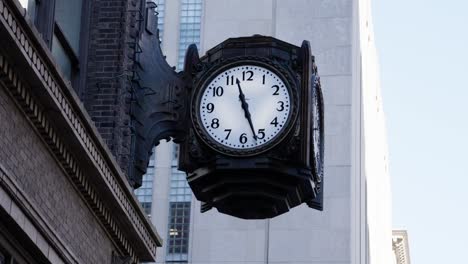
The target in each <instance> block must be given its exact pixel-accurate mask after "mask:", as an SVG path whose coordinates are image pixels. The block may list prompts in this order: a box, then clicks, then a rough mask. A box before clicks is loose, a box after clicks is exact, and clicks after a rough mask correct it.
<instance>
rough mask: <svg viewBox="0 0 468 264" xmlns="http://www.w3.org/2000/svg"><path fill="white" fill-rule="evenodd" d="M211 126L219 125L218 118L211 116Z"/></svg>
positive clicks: (216, 126)
mask: <svg viewBox="0 0 468 264" xmlns="http://www.w3.org/2000/svg"><path fill="white" fill-rule="evenodd" d="M211 127H212V128H214V129H216V128H218V127H219V119H218V118H213V120H211Z"/></svg>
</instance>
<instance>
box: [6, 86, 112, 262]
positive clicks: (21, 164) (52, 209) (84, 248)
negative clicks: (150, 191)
mask: <svg viewBox="0 0 468 264" xmlns="http://www.w3.org/2000/svg"><path fill="white" fill-rule="evenodd" d="M0 124H1V129H0V164H1V165H2V166H3V167H4V168H6V170H8V171H9V173H11V175H12V176H13V177H14V179H15V181H16V182H17V184H18V187H19V188H21V189H22V190H23V191H24V192H25V193H27V194H28V196H29V197H30V199H32V201H33V203H34V205H35V210H37V211H38V212H39V213H41V214H42V215H44V216H45V217H46V221H47V222H48V224H49V225H50V227H51V228H52V229H54V230H55V231H56V232H57V234H58V235H59V237H60V238H61V239H63V241H64V242H65V243H66V246H67V247H69V248H70V250H71V251H72V252H73V253H74V254H75V255H76V256H77V257H78V258H79V259H80V260H81V261H80V263H103V264H104V263H111V255H112V251H113V250H114V251H116V249H115V247H114V245H113V244H112V242H111V239H110V238H109V236H108V235H107V233H106V232H105V231H104V229H103V228H102V226H101V225H100V223H99V221H98V219H97V218H96V216H95V215H94V214H93V213H92V211H91V210H90V208H89V207H88V206H87V205H86V203H85V202H84V200H83V199H82V197H81V196H80V195H79V193H78V190H76V189H75V188H74V186H73V183H72V182H70V180H69V178H68V176H67V175H66V174H65V173H64V171H63V170H62V168H61V167H60V166H59V165H58V161H57V160H55V159H54V157H53V156H52V154H51V152H50V151H49V149H48V148H47V146H46V145H45V143H44V142H43V141H42V139H41V138H40V137H39V135H38V134H36V131H35V130H34V128H33V126H32V125H31V124H30V123H29V121H28V120H27V119H26V117H25V116H24V114H23V113H22V112H21V111H20V110H19V109H18V107H17V106H16V105H15V104H14V103H13V101H12V100H11V98H10V97H9V96H8V95H7V94H6V93H5V90H4V88H3V87H1V86H0ZM96 245H99V247H96Z"/></svg>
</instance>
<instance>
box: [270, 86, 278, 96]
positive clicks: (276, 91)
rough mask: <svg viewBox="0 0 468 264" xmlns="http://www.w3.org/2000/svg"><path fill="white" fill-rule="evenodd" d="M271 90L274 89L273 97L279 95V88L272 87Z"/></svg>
mask: <svg viewBox="0 0 468 264" xmlns="http://www.w3.org/2000/svg"><path fill="white" fill-rule="evenodd" d="M271 88H273V89H275V92H274V93H273V95H279V86H278V85H273V86H272V87H271Z"/></svg>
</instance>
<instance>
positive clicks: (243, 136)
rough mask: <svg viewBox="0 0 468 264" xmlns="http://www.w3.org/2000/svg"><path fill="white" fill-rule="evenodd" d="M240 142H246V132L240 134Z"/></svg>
mask: <svg viewBox="0 0 468 264" xmlns="http://www.w3.org/2000/svg"><path fill="white" fill-rule="evenodd" d="M239 142H240V143H242V144H245V143H246V142H247V134H246V133H242V134H241V135H240V137H239Z"/></svg>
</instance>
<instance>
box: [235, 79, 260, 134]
mask: <svg viewBox="0 0 468 264" xmlns="http://www.w3.org/2000/svg"><path fill="white" fill-rule="evenodd" d="M236 83H237V88H238V89H239V99H240V101H241V105H242V109H243V110H244V115H245V118H247V121H249V126H250V129H251V130H252V134H253V138H254V139H255V140H257V135H256V134H255V129H254V126H253V123H252V117H251V115H250V112H249V104H248V103H247V101H246V100H245V95H244V93H243V92H242V88H241V85H240V81H239V79H237V78H236Z"/></svg>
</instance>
